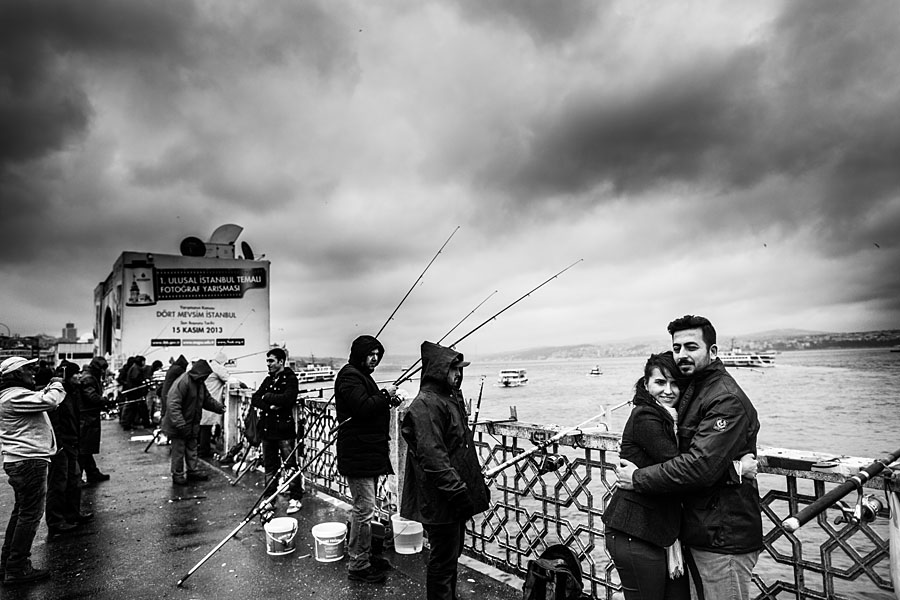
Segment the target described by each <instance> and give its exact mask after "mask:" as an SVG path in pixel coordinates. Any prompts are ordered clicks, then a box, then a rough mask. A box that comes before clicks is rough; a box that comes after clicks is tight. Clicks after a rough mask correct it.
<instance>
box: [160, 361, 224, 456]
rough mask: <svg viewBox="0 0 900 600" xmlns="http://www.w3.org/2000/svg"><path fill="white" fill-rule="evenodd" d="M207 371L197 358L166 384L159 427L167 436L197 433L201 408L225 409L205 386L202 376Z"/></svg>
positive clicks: (186, 435)
mask: <svg viewBox="0 0 900 600" xmlns="http://www.w3.org/2000/svg"><path fill="white" fill-rule="evenodd" d="M210 373H212V369H211V368H210V366H209V363H208V362H206V361H205V360H203V359H202V358H201V359H200V360H198V361H196V362H194V364H193V366H192V367H191V370H190V371H188V372H187V373H185V374H183V375H182V376H181V377H179V378H178V380H177V381H175V383H174V384H173V385H172V387H171V388H169V396H168V398H167V402H168V407H169V408H168V410H166V414H165V416H164V417H163V420H162V423H160V428H161V429H162V430H163V433H165V434H166V435H167V436H169V437H170V438H180V439H189V438H194V437H197V436H199V435H200V417H201V416H202V412H203V411H202V409H204V408H205V409H206V410H211V411H212V412H214V413H218V414H222V413H223V412H225V405H223V404H222V403H221V402H219V401H218V400H216V399H215V398H213V397H212V396H210V395H209V390H207V389H206V378H207V377H209V374H210Z"/></svg>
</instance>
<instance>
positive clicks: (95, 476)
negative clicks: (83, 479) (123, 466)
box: [87, 471, 109, 483]
mask: <svg viewBox="0 0 900 600" xmlns="http://www.w3.org/2000/svg"><path fill="white" fill-rule="evenodd" d="M101 481H109V475H107V474H106V473H101V472H100V471H97V472H96V473H92V474H90V475H88V476H87V482H88V483H100V482H101Z"/></svg>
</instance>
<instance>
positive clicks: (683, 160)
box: [0, 0, 900, 356]
mask: <svg viewBox="0 0 900 600" xmlns="http://www.w3.org/2000/svg"><path fill="white" fill-rule="evenodd" d="M225 223H235V224H238V225H240V226H242V227H243V228H244V231H243V233H242V235H241V237H240V238H239V240H240V241H246V242H248V243H249V244H250V245H251V246H252V247H253V249H254V251H255V253H256V255H257V256H259V255H260V254H265V256H266V259H268V260H271V262H272V267H271V268H272V289H271V292H272V297H271V308H272V339H273V341H276V342H282V341H283V342H286V343H287V344H288V346H289V349H290V350H291V351H292V352H293V353H295V354H301V355H307V354H309V353H315V354H317V355H320V356H321V355H334V356H343V355H345V354H346V349H347V347H348V345H349V341H350V340H352V338H353V337H355V336H356V335H358V334H360V333H372V332H374V331H377V330H378V329H379V328H380V327H381V325H382V324H383V323H384V322H385V320H386V319H387V318H388V315H390V314H391V312H392V311H393V310H394V308H395V307H396V305H397V303H398V302H399V301H400V299H401V298H402V297H403V295H404V294H405V293H406V292H407V290H408V289H409V288H410V286H411V285H412V284H413V282H414V281H415V280H416V278H417V277H418V275H419V274H420V273H421V272H422V270H423V269H424V268H425V266H426V265H427V264H428V261H429V260H430V259H431V258H432V257H433V256H434V254H435V253H436V252H437V250H438V248H440V246H441V244H443V243H444V241H445V240H446V239H447V238H448V237H449V236H450V235H451V233H452V232H453V231H454V230H455V229H456V227H457V226H458V227H459V230H458V231H457V232H456V233H455V235H454V236H453V238H452V240H451V241H450V243H449V244H448V245H447V247H446V248H445V250H444V251H443V252H442V253H441V254H440V256H439V257H438V258H437V260H435V262H434V264H433V265H432V266H431V268H430V269H429V270H428V272H427V273H426V274H425V277H424V278H423V280H422V282H421V284H419V285H418V286H417V287H416V289H415V290H414V291H413V292H412V293H411V294H410V296H409V298H408V299H407V300H406V302H405V303H404V305H403V306H402V307H401V308H400V310H399V311H398V312H397V315H396V317H395V319H394V321H393V322H392V323H391V324H390V325H388V327H387V328H386V330H385V332H384V334H383V335H382V339H383V341H384V343H385V345H386V346H387V347H388V351H389V352H390V351H391V350H393V351H395V352H398V353H403V354H412V353H414V352H416V349H417V347H418V344H419V343H420V342H421V340H423V339H426V338H427V339H431V340H436V339H438V338H440V337H441V336H443V335H444V334H446V333H447V332H448V330H449V329H450V328H451V327H452V326H453V325H454V324H455V323H457V321H459V320H460V319H461V318H462V317H463V316H465V315H466V314H467V313H468V312H470V311H471V310H472V309H474V308H475V306H477V305H478V304H479V303H480V302H481V301H482V300H484V299H485V298H486V297H487V296H488V295H489V294H491V293H492V292H493V291H494V290H497V293H496V294H494V295H493V296H492V297H491V299H490V300H489V301H488V302H486V303H485V304H484V306H482V308H481V309H479V310H478V311H477V312H476V313H475V314H474V315H472V316H471V317H470V318H469V320H468V321H466V322H465V323H464V324H463V325H462V326H461V327H460V329H459V330H457V333H454V334H453V335H452V336H451V337H450V338H448V342H449V341H452V340H453V339H456V338H458V337H461V335H463V334H464V333H466V332H467V331H468V330H469V329H470V328H472V327H474V326H476V325H477V324H478V323H480V322H481V321H483V320H484V319H487V318H488V317H489V316H490V315H491V314H493V313H494V312H496V311H499V310H500V309H501V308H503V307H504V306H506V305H507V304H508V303H510V302H512V301H513V300H515V299H516V298H518V297H519V296H520V295H522V294H524V293H525V292H527V291H528V290H530V289H531V288H533V287H535V286H537V285H538V284H540V283H541V282H543V281H544V280H546V279H547V278H549V277H550V276H552V275H553V274H554V273H557V272H558V271H560V270H562V269H564V268H565V267H567V266H568V265H570V264H572V263H574V262H576V261H578V260H579V259H583V261H582V262H580V263H578V264H577V266H575V267H573V268H572V269H570V270H569V271H567V272H566V273H565V274H563V275H562V276H560V277H559V278H558V279H555V280H553V281H552V282H551V283H548V284H547V285H546V286H545V287H543V288H541V289H540V290H539V291H538V292H536V293H535V294H533V295H532V296H531V297H529V298H527V299H526V300H523V301H522V302H520V303H519V304H517V305H516V306H515V307H514V308H512V309H510V310H509V311H507V312H506V313H504V314H503V315H501V316H500V317H499V318H498V319H497V320H496V321H495V322H492V323H490V324H489V325H487V326H485V327H484V328H483V329H481V330H480V331H479V332H477V333H476V334H475V335H473V336H472V337H470V338H469V339H468V340H466V342H465V343H464V347H461V348H460V349H461V350H463V351H465V352H467V353H473V354H478V353H486V352H494V351H502V350H511V349H520V348H528V347H534V346H543V345H564V344H575V343H592V342H603V341H613V340H620V339H625V338H630V337H633V336H650V335H660V340H661V342H662V343H665V334H664V330H665V325H666V323H667V322H668V321H669V320H671V318H673V317H675V316H679V315H682V314H685V313H688V312H691V313H698V314H704V315H707V316H709V317H710V318H711V319H712V320H713V321H714V323H716V325H717V326H718V328H719V330H720V332H727V333H731V334H741V333H751V332H755V331H764V330H769V329H776V328H788V327H789V328H802V329H810V330H825V331H860V330H871V329H887V328H900V268H898V264H900V235H898V227H900V11H898V10H897V7H896V4H895V3H894V2H892V1H884V2H878V1H873V2H864V3H851V2H839V1H822V0H811V1H798V0H791V1H785V2H772V1H759V2H739V1H736V0H735V1H733V2H712V1H702V2H668V3H659V2H643V1H640V2H638V1H633V2H595V1H593V0H567V1H566V2H557V3H549V2H545V1H543V0H525V1H523V0H434V1H428V0H424V1H423V0H414V1H413V0H409V1H407V0H396V1H387V2H347V1H344V0H321V1H318V2H316V1H304V0H284V1H280V0H265V1H262V0H259V1H250V0H240V1H234V2H208V1H194V2H188V1H186V0H143V1H139V0H130V1H129V2H120V1H114V0H91V1H79V2H74V1H71V2H70V1H63V2H60V1H58V0H22V1H14V0H6V1H4V2H2V3H0V228H2V232H3V234H2V236H3V237H2V240H3V243H2V252H0V277H2V286H0V323H3V324H5V325H7V326H8V327H9V328H10V329H11V330H12V331H13V333H19V334H21V335H29V334H33V333H37V332H47V333H50V334H53V335H58V334H59V332H60V330H61V329H62V327H63V325H64V323H65V322H67V321H72V322H74V323H75V324H76V326H77V327H78V328H79V331H80V332H82V333H84V332H88V331H90V330H91V329H92V327H93V322H92V318H93V317H92V305H93V288H94V287H95V285H96V284H97V283H98V282H99V281H101V280H102V279H104V278H105V277H106V275H107V274H108V273H109V271H110V269H111V267H112V265H113V263H114V261H115V260H116V258H117V257H118V255H119V253H120V252H122V251H125V250H134V251H141V252H143V251H147V252H155V253H172V254H177V253H178V247H179V243H180V241H181V240H182V239H183V238H185V237H186V236H196V237H200V238H202V239H204V240H205V239H208V237H209V235H210V234H211V233H212V231H213V230H214V229H215V228H216V227H217V226H219V225H222V224H225ZM0 330H2V329H0ZM4 333H5V332H4Z"/></svg>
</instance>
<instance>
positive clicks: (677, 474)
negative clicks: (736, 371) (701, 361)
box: [634, 359, 763, 554]
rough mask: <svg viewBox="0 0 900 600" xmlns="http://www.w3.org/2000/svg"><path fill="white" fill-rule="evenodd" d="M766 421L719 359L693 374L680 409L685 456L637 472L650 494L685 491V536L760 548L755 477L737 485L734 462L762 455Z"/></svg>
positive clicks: (701, 545) (637, 485) (717, 545)
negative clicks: (760, 436)
mask: <svg viewBox="0 0 900 600" xmlns="http://www.w3.org/2000/svg"><path fill="white" fill-rule="evenodd" d="M758 433H759V419H758V418H757V414H756V409H755V408H754V407H753V404H751V403H750V400H749V398H747V395H746V394H744V391H743V390H742V389H741V388H740V386H739V385H738V384H737V382H736V381H735V380H734V379H733V378H732V377H731V375H729V374H728V372H727V371H726V370H725V366H724V365H723V364H722V361H721V360H718V359H716V360H715V361H713V362H712V363H711V364H710V365H709V366H708V367H707V368H705V369H703V370H702V371H700V372H699V373H697V374H695V375H694V378H693V380H692V382H691V384H690V385H689V386H688V388H687V390H686V391H685V394H684V397H683V398H682V400H681V404H680V405H679V408H678V439H679V449H680V451H681V454H679V455H678V456H676V457H675V458H673V459H671V460H668V461H666V462H664V463H661V464H658V465H652V466H649V467H645V468H641V469H638V470H637V471H635V473H634V489H635V491H637V492H640V493H644V494H681V497H682V500H683V518H682V527H681V535H680V538H679V539H680V540H681V541H682V543H684V544H685V545H687V546H689V547H693V548H698V549H701V550H707V551H709V552H717V553H721V554H745V553H748V552H753V551H756V550H760V549H761V548H762V547H763V544H762V516H761V514H760V504H759V490H758V488H757V484H756V480H755V479H744V480H743V482H742V483H741V484H740V485H733V484H731V483H730V481H732V480H733V476H732V474H731V473H732V472H733V471H732V468H733V467H732V462H731V461H733V460H738V459H740V457H741V456H743V455H744V454H747V453H752V454H754V455H755V454H756V437H757V434H758Z"/></svg>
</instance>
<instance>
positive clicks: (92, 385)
mask: <svg viewBox="0 0 900 600" xmlns="http://www.w3.org/2000/svg"><path fill="white" fill-rule="evenodd" d="M108 367H109V363H108V362H106V359H105V358H103V357H102V356H95V357H94V358H92V359H91V362H90V364H88V366H87V368H85V369H84V370H83V371H82V372H81V373H79V374H78V375H76V376H75V377H74V378H73V381H74V382H75V388H76V389H77V398H78V413H79V420H80V426H81V431H80V436H81V437H80V438H79V440H78V464H79V465H80V466H81V470H82V471H83V472H84V478H85V480H86V481H87V483H89V484H93V483H100V482H101V481H108V480H109V475H108V474H106V473H102V472H101V471H100V469H99V467H97V461H96V459H94V455H95V454H100V433H101V431H100V411H101V410H103V407H104V406H106V402H105V401H104V399H103V378H104V377H105V376H106V369H107V368H108Z"/></svg>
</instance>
